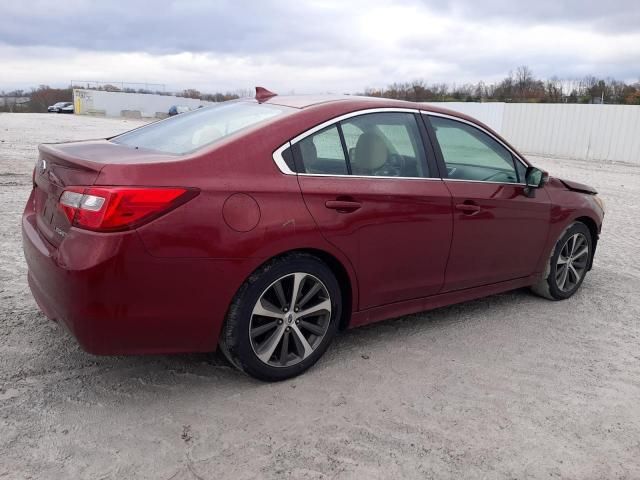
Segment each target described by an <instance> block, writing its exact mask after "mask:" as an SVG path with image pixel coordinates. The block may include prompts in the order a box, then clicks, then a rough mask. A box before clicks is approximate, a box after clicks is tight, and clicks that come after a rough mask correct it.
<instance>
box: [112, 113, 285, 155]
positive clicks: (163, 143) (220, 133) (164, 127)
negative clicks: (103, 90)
mask: <svg viewBox="0 0 640 480" xmlns="http://www.w3.org/2000/svg"><path fill="white" fill-rule="evenodd" d="M291 110H294V109H292V108H290V107H283V106H280V105H277V106H276V105H265V104H259V103H251V102H224V103H221V104H218V105H213V106H211V107H206V108H200V109H198V110H195V111H193V112H189V113H182V114H180V115H176V116H175V117H172V118H170V119H167V120H163V121H161V122H157V123H152V124H150V125H147V126H144V127H142V128H138V129H136V130H132V131H131V132H128V133H124V134H122V135H119V136H117V137H114V138H112V139H111V141H112V142H115V143H119V144H122V145H129V146H131V147H136V148H147V149H151V150H158V151H161V152H166V153H174V154H178V155H182V154H185V153H189V152H192V151H194V150H197V149H199V148H202V147H204V146H206V145H211V144H212V143H215V142H216V141H218V140H220V139H222V138H225V137H227V136H229V135H231V134H233V133H236V132H238V131H240V130H243V129H245V128H248V127H250V126H253V125H256V124H258V123H260V122H263V121H265V120H268V119H271V118H274V117H276V116H278V115H282V114H283V113H285V112H287V111H291Z"/></svg>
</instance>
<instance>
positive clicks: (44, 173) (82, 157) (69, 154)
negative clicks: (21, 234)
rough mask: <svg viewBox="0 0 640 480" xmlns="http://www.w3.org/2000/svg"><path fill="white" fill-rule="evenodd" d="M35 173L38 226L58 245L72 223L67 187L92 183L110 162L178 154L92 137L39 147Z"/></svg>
mask: <svg viewBox="0 0 640 480" xmlns="http://www.w3.org/2000/svg"><path fill="white" fill-rule="evenodd" d="M38 150H39V159H38V162H37V163H36V167H35V172H34V188H35V195H34V198H35V208H36V213H37V216H36V219H37V220H36V225H37V228H38V230H39V231H40V233H41V234H42V235H43V236H44V237H45V238H46V239H47V240H48V241H49V242H50V243H51V244H52V245H54V246H56V247H57V246H58V245H60V243H61V242H62V240H63V239H64V237H65V236H66V234H67V232H68V231H69V229H70V228H71V222H70V221H69V218H68V217H67V215H65V212H64V210H63V209H62V208H61V206H60V203H59V202H60V196H61V195H62V193H63V192H64V190H65V188H67V187H72V186H87V187H88V186H92V185H94V184H95V182H96V180H97V178H98V176H99V174H100V172H101V171H102V169H103V168H104V167H105V166H106V165H115V164H117V165H123V164H124V165H126V164H141V163H147V164H148V163H155V162H158V161H163V160H164V161H167V160H175V159H176V157H175V156H170V155H163V154H160V155H159V154H157V153H156V152H151V151H148V150H138V149H135V148H131V147H127V146H123V145H118V144H115V143H112V142H109V141H108V140H91V141H84V142H70V143H59V144H42V145H40V146H39V147H38Z"/></svg>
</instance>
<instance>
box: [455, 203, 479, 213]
mask: <svg viewBox="0 0 640 480" xmlns="http://www.w3.org/2000/svg"><path fill="white" fill-rule="evenodd" d="M456 210H460V211H461V212H462V213H464V214H466V215H474V214H476V213H478V212H479V211H480V205H474V204H473V203H458V204H457V205H456Z"/></svg>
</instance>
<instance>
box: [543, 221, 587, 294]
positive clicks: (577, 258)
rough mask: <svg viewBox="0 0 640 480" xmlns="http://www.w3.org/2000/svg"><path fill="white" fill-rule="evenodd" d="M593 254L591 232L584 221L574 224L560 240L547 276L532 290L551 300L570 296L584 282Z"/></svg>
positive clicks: (553, 253) (548, 267)
mask: <svg viewBox="0 0 640 480" xmlns="http://www.w3.org/2000/svg"><path fill="white" fill-rule="evenodd" d="M592 255H593V241H592V238H591V232H590V231H589V229H588V228H587V226H586V225H585V224H584V223H581V222H575V223H573V224H572V225H570V226H569V227H568V228H567V229H566V230H565V231H564V233H563V234H562V235H561V236H560V239H559V240H558V241H557V242H556V245H555V247H554V249H553V252H552V253H551V256H550V258H549V262H548V264H547V267H546V269H545V273H544V277H543V278H542V279H541V280H540V282H538V283H537V284H536V285H534V286H533V287H532V288H531V289H532V290H533V291H534V292H535V293H537V294H538V295H541V296H543V297H545V298H548V299H550V300H564V299H566V298H569V297H570V296H572V295H573V294H574V293H576V292H577V291H578V289H579V288H580V285H582V282H583V281H584V278H585V276H586V274H587V271H588V270H589V266H590V265H591V256H592Z"/></svg>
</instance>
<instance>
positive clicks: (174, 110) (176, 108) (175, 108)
mask: <svg viewBox="0 0 640 480" xmlns="http://www.w3.org/2000/svg"><path fill="white" fill-rule="evenodd" d="M189 111H191V109H190V108H189V107H187V106H186V105H172V106H171V108H169V116H170V117H173V116H174V115H179V114H181V113H187V112H189Z"/></svg>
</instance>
